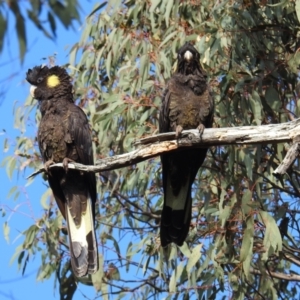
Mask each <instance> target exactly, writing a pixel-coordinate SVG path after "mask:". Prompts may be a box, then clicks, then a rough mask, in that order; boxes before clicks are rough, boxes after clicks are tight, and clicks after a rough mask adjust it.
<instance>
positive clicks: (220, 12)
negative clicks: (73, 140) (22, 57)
mask: <svg viewBox="0 0 300 300" xmlns="http://www.w3.org/2000/svg"><path fill="white" fill-rule="evenodd" d="M299 19H300V5H299V1H296V2H294V1H281V2H280V1H276V0H274V1H271V0H270V1H231V0H229V1H228V0H227V1H210V0H207V1H205V0H203V1H195V0H188V1H179V0H178V1H177V0H153V1H131V0H127V1H117V0H111V1H107V2H101V3H100V4H99V5H98V6H96V7H95V9H94V11H93V12H92V13H91V15H90V16H89V18H88V19H87V20H86V24H85V27H84V31H83V33H82V36H81V38H80V40H79V41H78V42H77V43H76V44H75V45H74V46H73V48H72V50H71V52H70V60H69V69H70V72H71V75H72V76H73V78H74V89H75V93H76V99H77V102H78V105H80V106H81V107H83V108H84V110H85V111H86V113H87V114H88V117H89V119H90V123H91V126H92V128H93V135H94V148H95V154H96V158H97V159H99V158H101V157H106V156H112V155H115V154H120V153H124V152H128V151H130V150H132V141H133V140H135V139H139V138H141V137H144V136H147V135H151V134H154V133H157V130H158V128H157V126H158V122H157V119H158V108H159V106H160V103H161V100H160V98H161V94H162V91H163V89H164V87H165V85H166V82H167V80H168V79H169V78H170V76H171V74H172V72H173V71H174V69H175V59H176V50H177V49H178V47H179V46H181V45H182V44H184V43H185V42H186V41H191V42H193V43H194V44H195V47H196V48H197V49H198V51H199V52H200V53H201V63H202V65H203V67H204V68H205V70H206V71H207V73H208V75H209V81H210V86H211V88H212V91H213V95H214V99H215V104H216V109H215V118H214V127H226V126H243V125H261V124H270V123H281V122H287V121H289V120H291V119H293V118H295V117H296V116H298V115H299V108H300V105H299V103H300V102H299V100H298V91H299V88H298V72H299V70H298V69H299V63H300V52H299V51H298V48H299V29H300V23H299ZM35 105H36V103H35V102H33V101H32V100H31V99H30V98H28V99H27V101H26V105H25V107H23V108H22V109H17V110H16V111H15V116H16V126H17V127H18V128H19V129H20V132H21V133H20V136H19V137H18V138H17V139H16V141H15V144H14V147H15V155H14V156H12V157H7V158H6V160H5V162H4V163H5V164H6V167H7V170H8V173H9V174H12V173H13V172H16V171H17V170H20V169H22V168H24V166H26V168H28V169H33V168H34V169H35V168H37V167H38V166H40V165H41V163H42V162H41V157H40V154H39V152H38V149H37V145H36V142H35V139H34V137H33V136H28V135H26V132H25V131H24V128H25V126H26V123H27V121H28V115H29V114H30V112H31V110H32V109H33V107H34V106H35ZM39 118H40V116H39V114H37V116H36V120H37V123H38V121H39ZM6 146H7V147H8V145H7V144H6ZM33 146H34V147H33ZM286 148H288V145H287V144H265V143H261V144H259V145H253V146H226V147H212V148H211V149H210V151H209V152H208V156H207V159H206V162H205V164H204V166H203V167H202V168H201V170H200V172H199V174H198V177H197V180H196V182H195V184H194V186H193V195H194V201H193V217H192V222H191V228H190V233H189V236H188V239H187V243H186V244H185V245H184V246H183V247H181V248H180V249H179V248H176V247H175V246H173V247H171V248H170V249H169V253H168V255H167V256H165V255H164V253H163V250H162V249H161V247H160V240H159V222H160V212H161V208H162V200H163V194H162V183H161V168H160V161H159V159H158V158H156V159H151V160H149V161H146V162H142V163H140V164H138V165H133V166H131V167H128V168H123V169H118V170H114V171H110V172H103V173H101V174H99V175H98V177H97V178H98V191H99V195H98V197H99V213H98V214H97V216H96V219H97V237H98V241H99V243H98V244H99V252H100V253H101V255H100V262H99V263H100V270H99V272H98V274H96V275H95V276H93V277H92V278H87V279H83V280H82V281H81V282H82V283H83V284H86V285H92V284H93V285H94V287H95V288H96V290H97V293H98V294H99V295H101V296H102V298H103V299H108V298H110V295H111V297H112V298H114V299H117V298H118V299H119V298H122V297H124V296H130V297H131V299H150V298H155V299H162V297H167V299H171V298H174V299H177V298H180V299H182V298H183V299H189V298H190V297H194V298H198V299H215V298H216V297H218V299H221V298H223V299H225V298H227V297H228V296H229V297H231V298H232V299H254V298H255V299H277V298H280V297H281V298H282V297H284V298H290V299H297V297H298V296H297V295H299V293H300V291H299V284H298V282H299V279H300V275H299V269H298V268H297V267H298V266H299V264H300V263H299V255H298V253H299V246H300V240H299V236H300V229H299V227H298V219H299V212H300V210H299V207H298V198H299V196H300V194H299V191H300V182H299V177H298V174H299V162H298V160H297V161H296V162H295V164H294V165H293V167H292V168H291V169H290V170H289V173H288V175H287V176H284V177H283V178H280V179H277V178H275V177H274V176H273V171H274V170H275V168H276V167H277V166H278V164H279V163H280V162H281V161H282V159H283V157H284V155H285V153H286ZM11 196H12V197H15V198H17V197H18V190H17V188H16V189H14V190H12V191H11ZM41 203H42V205H43V207H44V214H43V215H42V216H40V218H39V219H38V220H37V222H36V223H35V224H33V225H32V226H31V227H29V228H28V229H27V230H25V231H24V232H23V234H24V241H23V243H22V244H21V245H20V246H19V247H18V248H17V250H16V253H15V255H14V257H15V258H16V259H17V260H18V264H19V266H20V268H22V269H23V271H24V272H25V269H26V265H27V263H28V262H30V261H31V260H32V259H33V258H34V256H36V255H38V256H39V257H40V258H41V261H42V263H41V267H40V269H39V271H38V274H37V276H38V280H45V279H48V278H49V277H50V276H51V274H53V273H54V272H57V273H56V274H57V279H58V282H59V284H60V291H61V295H62V297H64V296H66V297H68V299H71V298H72V295H73V293H74V292H75V291H76V288H77V287H76V285H75V278H74V277H73V276H72V274H71V273H70V272H69V270H70V264H69V259H68V255H69V252H68V249H67V246H66V245H67V243H66V236H65V224H64V222H63V220H62V217H61V216H60V214H59V213H58V210H57V207H56V206H55V204H54V201H53V197H52V196H51V193H50V192H49V190H47V191H46V192H45V194H44V195H42V196H41ZM6 225H7V226H9V224H6ZM278 225H280V226H278ZM6 233H7V229H6ZM166 257H167V258H166Z"/></svg>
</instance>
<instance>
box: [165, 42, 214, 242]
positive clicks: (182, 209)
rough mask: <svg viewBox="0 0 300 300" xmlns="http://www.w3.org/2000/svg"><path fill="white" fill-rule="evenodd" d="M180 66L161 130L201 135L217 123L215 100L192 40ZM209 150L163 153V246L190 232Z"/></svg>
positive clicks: (168, 93) (180, 58) (167, 94)
mask: <svg viewBox="0 0 300 300" xmlns="http://www.w3.org/2000/svg"><path fill="white" fill-rule="evenodd" d="M177 60H178V62H177V63H178V65H177V70H176V72H175V73H174V74H173V75H172V77H171V79H170V80H169V82H168V84H167V87H166V89H165V92H164V95H163V99H162V106H161V110H160V117H159V130H160V132H161V133H162V132H170V131H175V132H176V137H179V136H180V134H181V132H182V130H187V129H195V128H198V129H199V132H200V134H202V133H203V130H204V128H205V127H211V126H212V122H213V110H214V102H213V99H212V97H211V95H210V92H209V87H208V85H207V82H206V75H205V73H204V71H203V69H202V67H201V65H200V62H199V60H200V54H199V53H198V51H197V50H196V49H195V48H194V47H193V46H192V45H191V44H189V43H186V44H185V45H184V46H183V47H181V48H180V49H179V50H178V57H177ZM206 152H207V149H206V148H199V149H186V150H181V151H178V152H172V153H166V154H163V155H161V162H162V178H163V189H164V204H163V210H162V214H161V228H160V238H161V245H162V246H163V247H165V246H167V245H168V244H169V243H171V242H174V243H175V244H177V245H179V246H182V244H183V242H184V240H185V238H186V237H187V235H188V232H189V227H190V222H191V213H192V197H191V189H192V185H193V182H194V180H195V177H196V175H197V172H198V170H199V168H200V167H201V165H202V163H203V161H204V159H205V156H206Z"/></svg>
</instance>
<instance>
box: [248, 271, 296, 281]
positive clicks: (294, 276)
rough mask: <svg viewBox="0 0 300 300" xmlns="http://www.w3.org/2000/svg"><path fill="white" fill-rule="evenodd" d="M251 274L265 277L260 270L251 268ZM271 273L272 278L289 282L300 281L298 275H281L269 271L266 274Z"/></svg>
mask: <svg viewBox="0 0 300 300" xmlns="http://www.w3.org/2000/svg"><path fill="white" fill-rule="evenodd" d="M250 273H252V274H253V275H265V274H264V273H262V272H261V271H260V270H258V269H254V268H250ZM267 273H269V274H270V275H271V276H272V277H274V278H277V279H284V280H288V281H300V275H298V274H293V273H291V274H285V273H279V272H272V271H268V272H266V274H267Z"/></svg>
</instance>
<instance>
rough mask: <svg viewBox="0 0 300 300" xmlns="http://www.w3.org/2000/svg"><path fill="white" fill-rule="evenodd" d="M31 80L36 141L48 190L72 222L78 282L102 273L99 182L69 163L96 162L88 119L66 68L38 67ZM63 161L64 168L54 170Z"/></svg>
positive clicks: (70, 230)
mask: <svg viewBox="0 0 300 300" xmlns="http://www.w3.org/2000/svg"><path fill="white" fill-rule="evenodd" d="M26 80H27V81H28V82H29V83H30V84H31V85H32V86H31V88H30V91H31V94H32V96H33V97H34V98H35V99H37V100H38V101H39V108H40V111H41V114H42V118H41V122H40V125H39V129H38V136H37V139H38V144H39V148H40V152H41V154H42V157H43V160H44V163H45V168H46V169H47V170H48V181H49V185H50V187H51V189H52V192H53V195H54V197H55V199H56V202H57V205H58V207H59V209H60V211H61V213H62V215H63V217H64V218H65V219H66V222H67V226H68V234H69V246H70V253H71V265H72V269H73V272H74V274H75V275H76V276H78V277H82V276H85V275H86V274H93V273H95V272H96V271H97V270H98V249H97V242H96V238H95V230H94V220H95V203H96V198H97V191H96V177H95V174H94V173H87V172H80V171H77V170H72V169H69V170H68V167H67V166H68V162H69V161H75V162H79V163H82V164H86V165H93V163H94V159H93V150H92V137H91V130H90V128H89V124H88V119H87V117H86V115H85V113H84V112H83V111H82V109H81V108H80V107H78V106H76V105H75V104H74V99H73V91H72V88H73V87H72V84H71V78H70V76H69V75H68V73H67V72H66V70H65V69H64V68H61V67H58V66H55V67H52V68H48V67H47V66H45V67H40V66H38V67H35V68H33V69H32V70H31V69H29V70H28V72H27V74H26ZM58 162H63V165H64V168H49V166H50V164H52V163H58Z"/></svg>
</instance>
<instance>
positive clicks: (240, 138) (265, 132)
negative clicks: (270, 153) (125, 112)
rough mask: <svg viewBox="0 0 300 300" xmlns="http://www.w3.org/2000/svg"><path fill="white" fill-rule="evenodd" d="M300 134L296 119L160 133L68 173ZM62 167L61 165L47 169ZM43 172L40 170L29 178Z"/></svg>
mask: <svg viewBox="0 0 300 300" xmlns="http://www.w3.org/2000/svg"><path fill="white" fill-rule="evenodd" d="M299 132H300V119H297V120H294V121H292V122H289V123H282V124H271V125H262V126H243V127H226V128H209V129H205V130H204V133H203V135H202V137H200V135H199V132H198V130H196V129H194V130H185V131H183V132H182V134H181V137H180V139H178V140H176V139H175V132H169V133H162V134H158V135H153V136H150V137H146V138H143V139H141V140H138V141H136V142H135V143H134V146H137V147H138V149H136V150H133V151H131V152H129V153H124V154H120V155H116V156H112V157H107V158H104V159H101V160H98V161H97V162H96V164H95V165H94V166H85V165H81V164H78V163H69V168H70V169H77V170H80V171H85V172H95V173H96V172H102V171H108V170H114V169H118V168H123V167H127V166H130V165H133V164H136V163H139V162H141V161H144V160H147V159H150V158H153V157H155V156H158V155H160V154H162V153H165V152H168V151H176V150H180V149H182V148H186V147H194V148H197V147H204V146H205V147H207V146H219V145H245V144H260V143H282V142H288V141H293V140H294V139H295V138H296V137H297V136H298V134H299ZM55 167H60V168H61V167H62V163H58V164H54V165H51V166H50V168H55ZM44 171H45V169H44V168H41V169H39V170H37V171H36V172H34V173H33V174H31V175H30V176H29V177H28V178H30V177H33V176H35V175H37V174H39V173H41V172H44Z"/></svg>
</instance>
